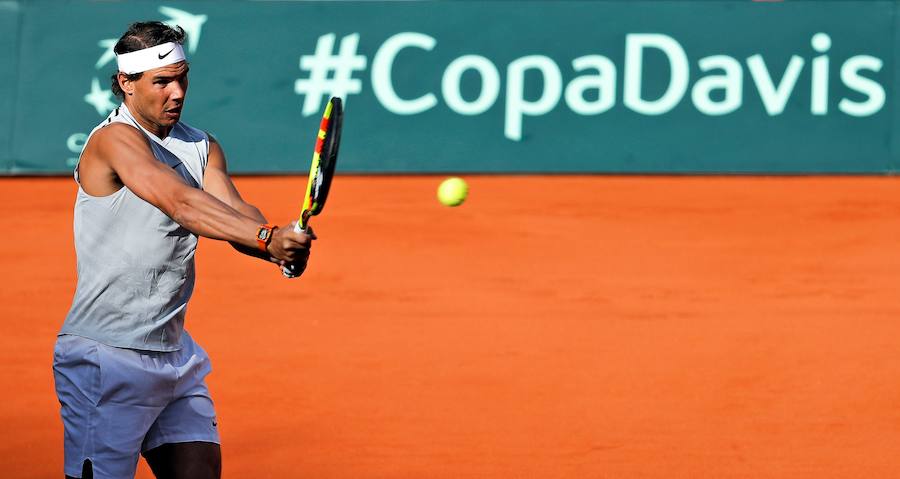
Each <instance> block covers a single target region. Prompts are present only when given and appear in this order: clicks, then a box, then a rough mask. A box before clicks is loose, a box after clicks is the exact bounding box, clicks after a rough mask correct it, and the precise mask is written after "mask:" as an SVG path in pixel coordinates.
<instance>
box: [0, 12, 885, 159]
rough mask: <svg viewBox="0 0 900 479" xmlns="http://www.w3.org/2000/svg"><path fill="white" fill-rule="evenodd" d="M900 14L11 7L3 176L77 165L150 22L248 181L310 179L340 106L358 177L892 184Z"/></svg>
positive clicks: (5, 26)
mask: <svg viewBox="0 0 900 479" xmlns="http://www.w3.org/2000/svg"><path fill="white" fill-rule="evenodd" d="M897 11H898V2H876V1H872V2H835V1H829V2H814V1H801V2H790V1H788V2H751V1H682V2H671V1H660V2H653V1H625V2H615V1H571V2H565V1H517V2H505V1H493V2H487V1H485V2H480V1H479V2H476V1H457V2H449V1H444V2H430V1H420V2H344V1H338V2H265V1H263V2H249V1H228V2H223V1H218V2H205V1H193V2H142V1H132V2H86V1H66V2H62V1H40V0H35V1H12V2H10V1H0V65H2V66H0V173H4V174H23V173H25V174H68V173H69V172H70V171H71V168H72V165H73V163H74V159H75V158H76V157H77V156H78V152H79V151H80V148H81V146H82V145H83V142H84V139H85V135H86V133H88V132H89V131H90V130H91V129H92V128H93V127H94V126H95V125H96V124H98V123H99V122H100V121H101V120H102V119H103V118H104V117H105V115H106V112H107V111H109V109H111V108H113V107H114V106H115V104H116V100H115V99H114V98H113V97H112V96H111V93H110V92H109V90H110V88H109V78H110V75H111V74H112V73H113V71H114V68H115V60H114V58H113V56H112V55H111V45H112V43H113V42H114V41H115V39H117V38H118V37H119V36H120V35H121V34H122V32H123V31H124V30H125V28H126V26H127V25H128V24H129V23H130V22H132V21H137V20H146V19H159V20H163V21H166V22H170V23H177V24H181V25H182V26H183V27H185V28H186V29H187V30H188V32H189V34H190V36H191V37H190V40H191V43H188V44H187V51H188V56H189V61H190V62H191V78H190V82H191V83H190V90H189V92H188V97H187V103H186V108H185V112H184V116H183V119H184V121H186V122H187V123H189V124H191V125H193V126H195V127H198V128H203V129H206V130H208V131H210V132H211V133H213V134H214V135H215V136H216V137H217V138H218V139H219V140H220V142H221V143H222V144H223V146H224V147H225V151H226V154H227V156H228V159H229V165H230V168H231V170H232V171H234V172H265V173H268V172H275V173H282V172H305V170H306V168H307V165H308V161H309V157H310V154H311V151H312V147H313V141H314V133H315V129H316V123H317V121H318V117H319V116H320V110H321V108H322V106H323V105H324V99H325V98H326V96H327V95H328V94H339V95H341V96H343V97H344V98H345V101H346V118H345V124H344V143H343V145H342V150H341V164H340V167H339V169H340V171H343V172H373V173H380V172H385V173H397V172H628V173H720V172H728V173H732V172H733V173H887V172H893V171H894V169H895V168H896V165H897V152H898V145H897V141H898V140H897V134H896V133H895V130H896V129H895V128H894V126H893V125H894V124H895V121H894V117H895V116H897V114H898V108H897V102H896V100H895V98H894V95H893V93H894V91H895V90H896V87H897V81H898V76H897V74H896V70H897V62H896V61H895V60H894V58H895V57H896V54H895V51H896V47H897V44H898V40H897V28H896V24H897ZM317 52H318V53H317ZM329 65H330V66H331V67H332V68H331V69H329Z"/></svg>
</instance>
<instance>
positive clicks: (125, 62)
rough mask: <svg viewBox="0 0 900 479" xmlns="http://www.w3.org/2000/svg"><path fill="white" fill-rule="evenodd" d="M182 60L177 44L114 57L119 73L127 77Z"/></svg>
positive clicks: (166, 44) (182, 51)
mask: <svg viewBox="0 0 900 479" xmlns="http://www.w3.org/2000/svg"><path fill="white" fill-rule="evenodd" d="M182 60H184V49H183V48H181V45H179V44H177V43H172V42H170V43H163V44H162V45H157V46H155V47H150V48H145V49H143V50H138V51H134V52H128V53H123V54H121V55H116V61H117V62H118V64H119V71H120V72H122V73H125V74H127V75H131V74H134V73H141V72H145V71H147V70H152V69H154V68H159V67H164V66H166V65H171V64H173V63H178V62H180V61H182Z"/></svg>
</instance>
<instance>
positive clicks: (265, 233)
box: [256, 224, 275, 253]
mask: <svg viewBox="0 0 900 479" xmlns="http://www.w3.org/2000/svg"><path fill="white" fill-rule="evenodd" d="M274 231H275V226H273V225H270V224H264V225H259V229H258V230H256V245H257V247H259V250H260V251H262V252H263V253H268V252H269V250H268V249H266V247H267V246H269V243H270V242H272V233H273V232H274Z"/></svg>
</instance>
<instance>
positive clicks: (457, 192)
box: [437, 177, 469, 206]
mask: <svg viewBox="0 0 900 479" xmlns="http://www.w3.org/2000/svg"><path fill="white" fill-rule="evenodd" d="M468 194H469V185H467V184H466V181H465V180H463V179H462V178H457V177H453V178H447V179H446V180H444V181H442V182H441V185H440V186H438V190H437V198H438V201H440V202H441V204H442V205H444V206H459V205H461V204H462V202H463V201H465V200H466V195H468Z"/></svg>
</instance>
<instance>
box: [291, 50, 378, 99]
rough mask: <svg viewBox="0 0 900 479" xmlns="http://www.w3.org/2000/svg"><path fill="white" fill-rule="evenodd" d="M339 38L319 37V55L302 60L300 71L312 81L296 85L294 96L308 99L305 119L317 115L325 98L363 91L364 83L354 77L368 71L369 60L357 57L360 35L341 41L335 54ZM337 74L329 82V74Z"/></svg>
mask: <svg viewBox="0 0 900 479" xmlns="http://www.w3.org/2000/svg"><path fill="white" fill-rule="evenodd" d="M335 37H336V36H335V34H334V33H329V34H327V35H322V36H321V37H319V41H318V43H316V53H315V55H303V56H301V57H300V69H301V70H303V71H308V72H309V78H302V79H300V80H297V82H296V83H294V92H296V93H297V94H298V95H306V98H304V99H303V116H309V115H312V114H314V113H317V112H318V111H319V109H320V108H321V107H322V97H323V96H324V97H333V96H336V97H340V98H342V99H346V96H347V95H350V94H356V93H359V92H360V91H362V82H361V81H360V80H359V79H357V78H353V73H354V72H356V71H360V70H365V68H366V57H365V56H363V55H357V54H356V47H357V46H358V45H359V34H358V33H354V34H353V35H347V36H345V37H344V38H342V39H341V48H340V50H339V51H338V53H337V55H335V54H334V40H335ZM331 72H334V75H332V76H331V77H330V78H329V73H331Z"/></svg>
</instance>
